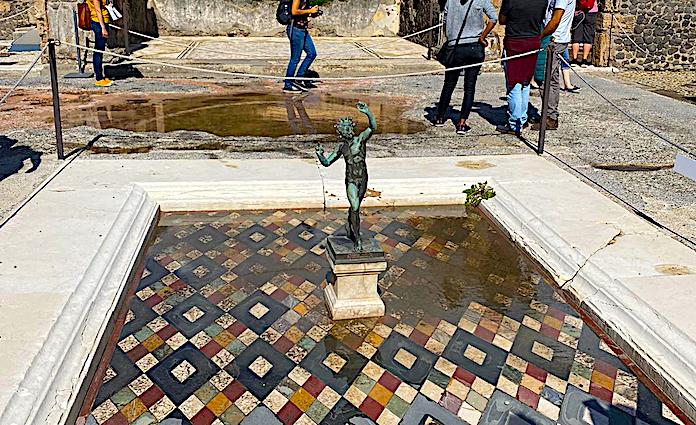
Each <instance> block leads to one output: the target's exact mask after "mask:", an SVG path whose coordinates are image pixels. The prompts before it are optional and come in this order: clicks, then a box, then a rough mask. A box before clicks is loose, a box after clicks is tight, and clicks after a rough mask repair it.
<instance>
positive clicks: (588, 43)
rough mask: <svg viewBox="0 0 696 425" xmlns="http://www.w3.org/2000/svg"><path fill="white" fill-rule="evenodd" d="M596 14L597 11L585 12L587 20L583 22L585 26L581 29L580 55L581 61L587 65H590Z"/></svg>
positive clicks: (595, 30)
mask: <svg viewBox="0 0 696 425" xmlns="http://www.w3.org/2000/svg"><path fill="white" fill-rule="evenodd" d="M597 15H598V14H597V13H588V14H587V22H585V27H584V31H583V49H582V57H583V62H584V63H585V64H587V65H590V60H589V59H590V52H591V51H592V45H593V44H594V38H595V33H596V32H597Z"/></svg>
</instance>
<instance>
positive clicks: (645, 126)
mask: <svg viewBox="0 0 696 425" xmlns="http://www.w3.org/2000/svg"><path fill="white" fill-rule="evenodd" d="M558 57H559V58H560V59H561V60H562V61H563V62H565V64H566V65H568V66H570V64H569V63H568V62H567V61H566V60H565V59H563V56H561V55H558ZM570 69H571V71H573V73H574V74H575V75H576V76H577V77H578V78H580V79H581V80H582V82H583V83H585V84H586V85H587V87H589V88H590V89H592V91H593V92H595V93H597V94H598V95H599V97H601V98H602V99H604V100H605V101H606V102H607V103H609V104H610V105H611V106H613V107H614V108H616V110H618V111H619V112H621V113H622V114H623V115H625V116H626V118H628V119H630V120H631V121H633V122H634V123H636V124H638V125H639V126H640V127H642V128H643V129H644V130H647V131H649V132H650V133H652V134H653V135H655V136H656V137H657V138H659V139H660V140H662V141H663V142H665V143H667V144H669V145H671V146H673V147H675V148H677V149H679V150H680V151H682V152H684V153H686V154H687V155H691V156H692V157H694V158H696V153H693V152H691V151H690V150H688V149H687V148H685V147H683V146H682V145H680V144H678V143H675V142H673V141H671V140H669V139H668V138H666V137H664V136H663V135H661V134H660V133H658V132H657V131H655V130H653V129H652V128H650V127H648V126H647V125H646V124H643V122H642V121H640V120H638V119H637V118H634V117H633V116H632V115H631V114H629V113H628V112H626V111H624V110H623V109H621V108H620V107H619V106H618V105H617V104H615V103H614V102H612V101H611V99H609V98H607V97H606V96H604V95H603V94H602V92H600V91H599V90H597V89H596V88H594V87H593V86H592V85H591V84H590V83H588V82H587V80H586V79H584V78H583V77H582V75H580V73H579V72H578V71H576V70H575V69H573V67H572V66H571V67H570Z"/></svg>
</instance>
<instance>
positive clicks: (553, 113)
mask: <svg viewBox="0 0 696 425" xmlns="http://www.w3.org/2000/svg"><path fill="white" fill-rule="evenodd" d="M552 46H553V47H552V55H551V57H550V58H547V60H550V61H551V77H550V78H549V84H550V90H549V100H548V105H549V106H548V117H549V118H550V119H552V120H558V104H559V102H560V96H561V72H560V68H561V59H560V58H559V56H558V55H560V54H562V53H563V50H565V49H567V48H568V44H567V43H552Z"/></svg>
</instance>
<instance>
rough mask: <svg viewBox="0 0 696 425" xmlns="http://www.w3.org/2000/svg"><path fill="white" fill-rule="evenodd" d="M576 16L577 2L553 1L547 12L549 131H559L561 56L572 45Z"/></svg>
mask: <svg viewBox="0 0 696 425" xmlns="http://www.w3.org/2000/svg"><path fill="white" fill-rule="evenodd" d="M574 14H575V0H551V1H550V2H549V7H548V10H547V12H546V20H545V22H546V26H545V27H544V31H543V32H542V33H541V36H542V38H546V37H550V42H549V50H548V53H549V55H548V56H550V57H548V56H547V58H546V60H547V61H548V60H550V61H551V77H550V78H549V81H548V82H547V84H549V85H550V89H549V98H548V100H547V104H548V108H547V113H548V114H547V116H548V118H547V121H546V129H547V130H557V129H558V104H559V101H560V95H561V81H560V80H561V72H560V71H561V55H563V52H564V51H565V50H567V49H568V45H569V44H570V30H571V27H572V23H573V16H574ZM540 128H541V123H540V122H537V123H534V124H533V125H532V129H533V130H539V129H540Z"/></svg>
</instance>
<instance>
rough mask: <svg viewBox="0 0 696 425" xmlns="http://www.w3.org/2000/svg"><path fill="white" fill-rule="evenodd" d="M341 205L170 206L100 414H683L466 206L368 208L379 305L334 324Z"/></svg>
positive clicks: (323, 419) (135, 417)
mask: <svg viewBox="0 0 696 425" xmlns="http://www.w3.org/2000/svg"><path fill="white" fill-rule="evenodd" d="M343 217H344V214H343V212H341V211H333V210H329V211H327V212H322V211H259V212H243V213H236V212H220V213H197V214H165V215H164V216H163V217H162V219H161V222H160V228H159V232H158V233H157V236H156V238H155V240H154V242H153V245H152V246H151V247H150V249H149V251H148V254H147V258H146V268H145V271H144V273H143V275H142V279H141V280H140V282H139V283H138V286H137V288H136V293H135V296H134V297H133V298H132V299H131V300H130V303H129V310H128V312H127V316H126V320H125V325H124V326H123V329H122V331H120V336H119V337H118V338H117V341H118V342H117V344H116V347H114V349H115V351H114V354H113V358H112V359H111V360H110V366H109V367H108V370H107V372H106V375H105V376H104V378H103V382H102V383H101V384H100V385H101V387H100V389H99V391H98V395H97V396H96V400H94V403H93V411H92V416H93V419H94V420H95V421H96V422H97V423H98V424H108V425H112V424H129V423H136V424H149V423H165V422H166V423H169V424H174V423H177V424H179V423H181V424H189V423H192V424H196V425H198V424H211V423H215V424H238V423H244V424H257V423H258V424H261V423H263V424H279V423H283V424H295V423H297V424H343V423H355V424H358V423H360V424H372V423H377V424H380V425H382V424H397V423H402V424H423V423H433V424H460V423H468V424H472V425H473V424H477V423H485V424H489V423H490V424H497V423H507V422H508V421H523V422H519V423H534V424H549V425H551V424H553V423H559V424H563V425H566V424H568V425H570V424H579V423H594V424H599V423H611V424H614V423H616V424H618V423H621V424H637V425H638V424H641V425H642V424H644V423H649V424H660V425H668V424H672V423H675V422H677V423H678V419H676V417H675V416H674V415H673V414H672V413H671V412H670V411H669V409H667V408H666V407H665V406H663V405H662V403H661V402H660V401H659V400H658V399H657V397H656V396H655V395H654V394H653V393H652V392H651V391H650V390H649V389H648V388H647V387H646V386H645V385H644V384H643V383H642V382H640V381H639V380H638V378H637V377H636V376H635V375H634V374H633V373H631V371H630V370H629V368H627V367H626V365H624V364H623V363H622V362H621V360H620V359H619V357H617V355H616V354H615V353H614V352H613V351H612V350H611V348H610V347H609V346H608V345H607V344H605V343H604V342H603V341H602V340H600V338H599V337H598V336H597V335H596V334H595V333H594V332H593V331H592V330H591V329H590V327H588V326H587V325H585V324H584V323H583V321H582V319H581V318H580V317H579V315H578V313H577V312H575V311H574V310H573V309H572V308H571V307H570V306H569V305H567V304H566V303H564V302H563V300H562V299H561V298H560V296H559V295H558V294H557V293H556V292H555V291H554V290H553V289H552V288H551V287H550V286H549V285H548V284H546V283H545V282H544V280H543V279H542V278H541V277H540V275H538V274H537V273H536V272H534V270H533V269H532V268H531V267H530V266H529V265H528V264H527V262H526V260H524V259H523V258H522V257H521V256H520V255H519V254H518V253H517V251H515V249H514V248H513V247H512V245H511V244H510V243H509V241H507V239H505V238H504V236H503V235H501V234H499V233H498V232H497V231H496V230H495V229H493V228H491V227H490V226H489V224H488V222H486V221H485V220H483V219H482V218H481V217H480V216H478V215H469V216H468V217H467V216H466V214H465V213H464V211H463V209H462V207H438V208H408V209H385V210H369V211H367V212H366V214H365V217H364V220H363V227H364V231H365V233H366V234H367V235H368V236H373V237H375V238H376V239H377V240H378V241H379V242H380V243H381V245H382V247H383V248H384V250H385V252H386V253H387V257H388V261H389V269H388V270H387V271H386V272H385V273H384V275H383V276H382V277H381V279H380V292H381V296H382V297H383V299H384V300H385V303H386V307H387V314H386V316H385V317H383V318H377V319H368V320H354V321H345V322H332V321H331V320H330V318H329V317H328V313H327V310H326V307H325V305H324V301H323V291H322V286H323V285H325V283H326V274H327V272H328V271H329V268H328V263H327V262H326V260H325V259H324V256H323V254H324V246H323V242H324V240H325V238H326V236H327V235H330V234H333V233H335V232H337V231H341V229H342V227H343V226H344V224H345V220H344V218H343Z"/></svg>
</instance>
